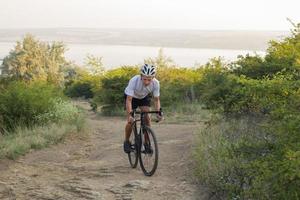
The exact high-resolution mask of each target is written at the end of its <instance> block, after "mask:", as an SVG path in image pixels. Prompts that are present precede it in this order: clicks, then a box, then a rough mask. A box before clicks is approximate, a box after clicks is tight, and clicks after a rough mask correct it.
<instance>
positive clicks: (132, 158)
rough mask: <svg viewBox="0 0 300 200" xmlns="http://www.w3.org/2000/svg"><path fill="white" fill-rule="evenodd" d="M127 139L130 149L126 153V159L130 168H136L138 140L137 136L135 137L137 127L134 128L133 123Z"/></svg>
mask: <svg viewBox="0 0 300 200" xmlns="http://www.w3.org/2000/svg"><path fill="white" fill-rule="evenodd" d="M129 141H130V143H131V150H130V152H129V153H128V160H129V163H130V166H131V167H132V168H136V166H137V164H138V150H139V148H138V145H139V142H138V138H137V128H136V124H135V123H134V124H133V125H132V131H131V135H130V138H129Z"/></svg>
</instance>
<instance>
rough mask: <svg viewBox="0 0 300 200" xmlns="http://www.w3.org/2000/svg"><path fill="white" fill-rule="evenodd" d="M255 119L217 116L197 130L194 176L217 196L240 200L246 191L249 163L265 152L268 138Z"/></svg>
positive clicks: (248, 178) (248, 182)
mask: <svg viewBox="0 0 300 200" xmlns="http://www.w3.org/2000/svg"><path fill="white" fill-rule="evenodd" d="M258 122H261V120H260V119H257V118H253V117H249V118H239V119H224V118H217V119H215V120H214V121H212V123H211V124H209V125H208V126H207V127H206V128H202V129H199V131H198V138H197V140H196V141H195V149H194V153H193V154H194V159H195V160H196V171H195V175H196V176H197V178H198V180H199V181H200V182H201V183H203V184H205V185H207V186H209V187H210V188H211V189H212V191H213V193H214V194H215V195H217V198H218V199H222V198H224V197H226V199H239V198H240V195H243V194H245V193H246V192H247V191H248V190H249V187H250V184H251V176H250V175H249V174H250V170H249V163H250V162H251V161H252V160H255V159H256V158H257V157H258V156H259V155H261V154H263V153H264V152H266V143H267V142H266V140H267V139H268V140H269V141H270V140H271V139H270V138H268V136H267V135H266V133H265V132H264V131H263V129H262V127H260V126H259V125H258ZM250 169H251V168H250ZM242 199H243V198H242Z"/></svg>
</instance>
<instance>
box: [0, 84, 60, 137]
mask: <svg viewBox="0 0 300 200" xmlns="http://www.w3.org/2000/svg"><path fill="white" fill-rule="evenodd" d="M56 98H62V93H61V92H60V90H59V89H58V88H56V87H54V86H53V85H49V84H46V83H40V82H35V83H32V84H25V83H22V82H12V83H10V84H9V85H8V86H7V87H5V88H4V89H3V90H2V91H1V93H0V120H1V123H0V124H1V125H0V126H1V127H0V129H1V131H2V132H3V131H11V130H13V129H14V128H15V127H17V126H26V127H32V126H34V125H36V124H42V123H47V121H43V120H40V119H39V118H38V116H40V115H43V114H45V113H48V112H50V111H51V110H53V108H54V106H55V104H54V99H56Z"/></svg>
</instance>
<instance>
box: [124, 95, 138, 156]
mask: <svg viewBox="0 0 300 200" xmlns="http://www.w3.org/2000/svg"><path fill="white" fill-rule="evenodd" d="M124 98H125V110H126V95H125V96H124ZM131 105H132V109H136V108H137V103H136V99H134V98H133V99H132V102H131ZM129 117H130V114H127V120H126V121H127V122H126V126H125V141H124V146H123V148H124V151H125V152H126V153H128V152H129V151H130V141H129V138H130V135H131V132H132V127H131V123H130V122H129V120H128V119H129Z"/></svg>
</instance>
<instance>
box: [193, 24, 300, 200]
mask: <svg viewBox="0 0 300 200" xmlns="http://www.w3.org/2000/svg"><path fill="white" fill-rule="evenodd" d="M299 53H300V24H299V25H297V26H295V29H294V30H293V31H292V34H291V36H290V37H288V38H285V39H284V40H283V41H279V42H275V41H272V42H270V46H269V48H268V50H267V54H266V56H265V57H259V56H257V55H256V56H249V55H247V56H245V57H242V56H240V57H239V59H238V61H237V62H235V63H231V65H230V66H226V65H223V67H217V66H211V67H209V70H206V71H205V72H204V75H203V79H202V81H201V82H200V83H199V88H200V90H201V95H200V99H201V101H202V102H203V103H204V104H205V105H206V106H207V107H208V108H211V109H214V110H215V111H217V112H218V113H221V114H222V115H221V116H222V117H220V118H218V119H216V120H215V121H214V122H215V123H213V124H212V125H211V126H209V127H207V128H206V129H205V130H202V131H200V135H199V142H198V143H197V144H198V145H197V148H196V150H195V158H196V160H197V176H198V177H199V178H200V179H201V180H203V181H205V183H206V184H208V185H210V186H211V187H212V188H214V190H216V191H218V192H219V194H222V195H223V196H225V197H226V198H229V199H299V196H300V192H299V187H300V181H299V180H300V176H299V175H300V168H299V163H300V156H299V155H300V154H299V152H300V145H299V142H300V136H299V132H300V126H299V124H300V109H299V108H300V106H299V103H300V90H299V88H300V81H299V80H300V79H299V69H300V68H299V59H300V54H299Z"/></svg>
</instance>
